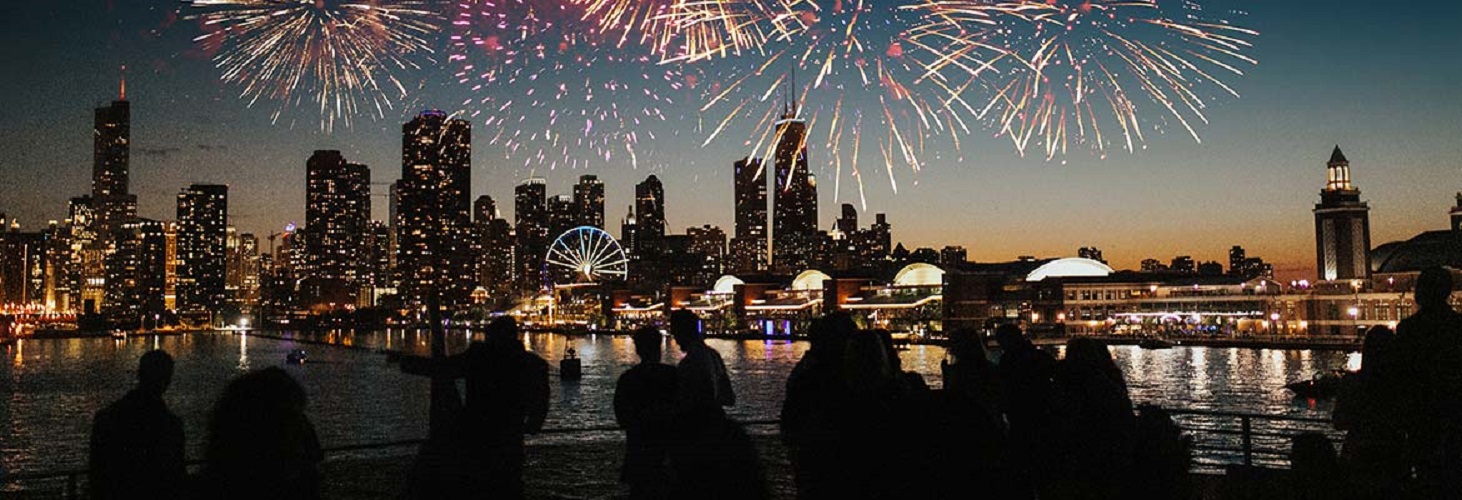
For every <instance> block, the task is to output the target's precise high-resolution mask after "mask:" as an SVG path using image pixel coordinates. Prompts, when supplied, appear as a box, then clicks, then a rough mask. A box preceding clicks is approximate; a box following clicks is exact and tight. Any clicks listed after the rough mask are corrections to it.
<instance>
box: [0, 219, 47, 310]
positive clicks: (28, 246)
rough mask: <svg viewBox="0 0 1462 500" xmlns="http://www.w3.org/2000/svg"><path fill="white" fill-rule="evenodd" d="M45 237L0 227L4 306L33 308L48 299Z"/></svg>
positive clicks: (0, 295) (1, 299)
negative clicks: (46, 295)
mask: <svg viewBox="0 0 1462 500" xmlns="http://www.w3.org/2000/svg"><path fill="white" fill-rule="evenodd" d="M44 237H45V235H44V234H43V233H41V232H21V231H19V230H18V228H17V226H16V225H15V224H13V223H12V224H10V225H9V227H0V305H6V306H22V307H33V306H37V305H41V301H42V300H43V299H44V298H45V280H44V276H45V262H46V259H45V256H46V252H45V246H46V245H45V239H44Z"/></svg>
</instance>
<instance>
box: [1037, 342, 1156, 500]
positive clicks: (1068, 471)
mask: <svg viewBox="0 0 1462 500" xmlns="http://www.w3.org/2000/svg"><path fill="white" fill-rule="evenodd" d="M1053 382H1054V384H1055V396H1056V399H1055V401H1056V415H1057V421H1056V430H1055V437H1057V438H1058V439H1060V443H1059V445H1058V448H1057V450H1058V451H1059V454H1060V460H1059V463H1058V465H1059V467H1060V468H1059V470H1058V473H1057V474H1055V475H1053V477H1052V478H1053V479H1054V480H1056V482H1057V483H1058V484H1060V485H1061V487H1060V488H1058V489H1057V490H1056V491H1057V495H1055V497H1056V498H1094V499H1095V498H1117V497H1120V496H1121V493H1120V492H1121V488H1122V486H1123V485H1124V484H1125V483H1126V482H1127V479H1128V477H1127V474H1129V473H1130V472H1131V463H1132V445H1133V443H1134V438H1135V435H1136V432H1135V431H1136V419H1135V416H1134V415H1133V413H1132V400H1131V399H1130V398H1129V397H1128V395H1127V384H1126V382H1124V381H1123V380H1122V372H1121V370H1120V369H1118V368H1117V365H1116V362H1115V361H1113V360H1112V354H1111V352H1110V351H1108V350H1107V347H1106V346H1105V345H1102V343H1100V342H1097V341H1096V340H1092V339H1090V338H1087V337H1077V338H1074V339H1071V340H1070V341H1068V342H1067V343H1066V358H1065V359H1063V360H1061V363H1060V364H1059V365H1058V366H1057V368H1056V375H1055V377H1053Z"/></svg>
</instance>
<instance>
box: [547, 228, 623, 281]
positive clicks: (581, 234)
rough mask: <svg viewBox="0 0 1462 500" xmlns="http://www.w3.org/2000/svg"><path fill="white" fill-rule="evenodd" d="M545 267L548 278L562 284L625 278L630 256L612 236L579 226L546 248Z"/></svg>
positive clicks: (601, 231) (595, 229)
mask: <svg viewBox="0 0 1462 500" xmlns="http://www.w3.org/2000/svg"><path fill="white" fill-rule="evenodd" d="M543 262H544V266H545V267H547V268H548V270H549V271H551V272H550V273H548V274H549V277H550V279H553V281H554V282H555V283H560V284H563V283H562V280H564V279H567V280H568V281H569V282H572V283H597V282H599V281H603V280H607V279H624V277H625V276H627V275H628V274H629V257H626V256H625V254H624V248H621V247H620V246H619V241H616V240H615V239H614V237H613V236H610V235H609V233H607V232H605V231H604V230H603V229H599V228H597V227H593V226H579V227H576V228H573V229H570V230H568V231H565V232H564V233H563V234H561V235H559V237H558V239H555V240H553V245H551V246H549V247H548V255H546V256H544V259H543Z"/></svg>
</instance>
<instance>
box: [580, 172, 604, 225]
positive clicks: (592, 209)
mask: <svg viewBox="0 0 1462 500" xmlns="http://www.w3.org/2000/svg"><path fill="white" fill-rule="evenodd" d="M574 212H575V214H577V218H576V220H575V221H574V225H575V226H593V227H597V228H599V229H604V182H603V181H600V180H599V177H598V176H594V175H581V176H579V183H578V184H575V185H574Z"/></svg>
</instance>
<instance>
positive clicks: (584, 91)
mask: <svg viewBox="0 0 1462 500" xmlns="http://www.w3.org/2000/svg"><path fill="white" fill-rule="evenodd" d="M581 9H582V6H578V5H574V4H572V3H570V2H562V1H553V0H548V1H538V0H496V1H489V0H470V1H464V2H463V3H462V4H461V10H460V11H459V12H458V14H457V16H456V17H455V18H454V20H453V23H452V24H453V31H452V34H451V40H450V45H449V50H450V55H449V56H448V60H449V61H450V62H451V63H452V64H453V66H454V67H455V68H456V72H455V76H456V78H457V80H458V81H459V83H461V84H463V85H466V86H467V88H468V89H469V90H471V91H472V93H473V95H474V97H473V98H471V99H469V100H467V101H465V102H463V103H461V104H462V107H463V108H464V109H466V110H468V113H467V114H468V116H470V117H473V118H475V119H479V120H481V123H483V125H485V127H486V129H487V130H488V133H489V134H490V136H489V137H488V143H489V144H490V145H495V146H500V147H502V150H503V157H504V159H508V160H513V161H520V162H521V163H520V165H519V166H520V167H522V168H524V169H528V170H532V169H536V168H539V167H542V168H547V169H557V168H561V167H563V168H576V169H582V168H591V167H595V166H598V165H601V164H616V163H617V164H627V165H629V166H631V167H638V165H639V162H640V161H641V160H642V159H643V158H645V157H646V156H647V155H650V154H653V152H652V151H650V150H648V149H647V147H646V144H653V143H654V142H655V141H654V140H655V139H658V138H661V137H662V136H660V135H658V134H661V133H665V134H666V135H670V134H673V133H674V132H673V131H672V132H668V133H667V132H663V131H662V130H658V127H656V126H654V125H657V124H663V122H665V121H666V109H667V108H674V107H675V106H676V105H677V103H678V102H680V100H679V99H677V98H676V96H675V93H677V92H678V91H680V90H682V89H685V88H686V87H687V86H689V85H693V84H694V82H695V80H696V78H695V76H694V75H692V74H687V73H685V72H684V71H682V70H681V69H680V68H678V67H675V66H673V65H661V64H659V59H658V58H656V57H654V56H653V55H652V53H651V51H650V50H649V49H648V48H646V47H642V46H639V45H638V44H630V45H632V46H630V47H622V46H620V41H621V40H623V39H624V38H623V36H622V35H621V34H619V33H609V32H606V31H604V28H603V26H602V25H601V24H600V23H598V22H595V21H592V20H586V19H585V17H584V11H583V10H581ZM638 19H644V18H643V17H640V18H638ZM629 103H634V104H633V105H630V104H629Z"/></svg>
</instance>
